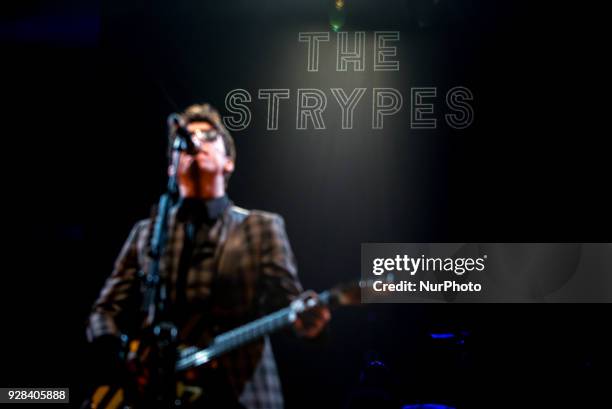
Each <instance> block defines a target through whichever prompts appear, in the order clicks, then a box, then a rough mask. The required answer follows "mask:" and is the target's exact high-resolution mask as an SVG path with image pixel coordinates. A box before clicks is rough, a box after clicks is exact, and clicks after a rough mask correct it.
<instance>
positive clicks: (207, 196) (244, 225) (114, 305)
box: [87, 104, 330, 408]
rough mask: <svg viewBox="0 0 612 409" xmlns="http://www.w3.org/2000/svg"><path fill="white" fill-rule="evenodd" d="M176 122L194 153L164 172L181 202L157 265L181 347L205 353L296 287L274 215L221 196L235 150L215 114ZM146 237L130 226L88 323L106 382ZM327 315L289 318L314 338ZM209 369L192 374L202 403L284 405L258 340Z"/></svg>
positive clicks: (204, 109)
mask: <svg viewBox="0 0 612 409" xmlns="http://www.w3.org/2000/svg"><path fill="white" fill-rule="evenodd" d="M180 120H181V122H182V124H183V126H184V127H185V128H186V129H187V131H188V132H189V133H190V134H191V137H192V139H193V140H194V141H195V142H197V143H196V144H195V145H196V146H197V147H198V149H197V152H196V153H194V154H188V153H185V152H181V153H180V158H179V162H178V166H177V168H176V169H174V168H173V166H170V167H169V170H168V171H169V172H170V173H175V174H176V176H177V183H178V188H179V195H180V199H179V200H178V203H177V205H176V206H174V207H173V208H172V209H171V211H170V216H169V223H168V240H167V245H166V248H165V251H164V253H163V254H162V257H161V261H160V268H161V271H162V274H161V276H162V277H165V279H166V280H167V281H166V283H167V289H168V297H169V301H170V302H169V304H170V316H171V318H172V321H173V323H174V324H175V325H176V326H177V328H178V329H179V340H180V342H181V343H183V344H186V345H197V346H200V347H204V346H206V345H207V343H209V342H210V340H211V338H212V337H214V336H215V335H216V334H219V333H222V332H224V331H227V330H229V329H232V328H235V327H237V326H239V325H242V324H244V323H247V322H249V321H251V320H253V319H256V318H258V317H260V316H262V315H265V314H267V313H270V312H273V311H275V310H277V309H279V308H283V307H285V306H287V305H288V304H289V303H290V301H291V300H292V299H294V298H295V297H296V296H298V295H299V294H300V293H301V292H302V287H301V285H300V282H299V280H298V277H297V270H296V265H295V260H294V256H293V253H292V250H291V247H290V244H289V240H288V238H287V234H286V232H285V227H284V223H283V219H282V218H281V217H280V216H279V215H276V214H272V213H266V212H262V211H255V210H253V211H248V210H245V209H241V208H239V207H236V206H234V205H233V203H232V202H231V201H230V199H229V198H228V197H227V195H226V187H227V183H228V180H229V177H230V176H231V174H232V172H233V170H234V166H235V159H236V152H235V148H234V142H233V140H232V137H231V135H230V133H229V132H228V131H227V129H226V128H225V127H224V126H223V124H222V122H221V118H220V116H219V114H218V112H217V111H216V110H214V109H213V108H212V107H211V106H210V105H208V104H204V105H192V106H190V107H189V108H187V109H186V110H185V111H184V112H183V113H182V114H181V115H180ZM175 133H176V129H171V131H170V146H172V143H173V139H174V137H176V135H175ZM151 234H152V221H151V220H144V221H141V222H139V223H137V224H136V225H135V226H134V228H133V229H132V231H131V233H130V234H129V237H128V239H127V241H126V243H125V245H124V246H123V249H122V250H121V253H120V254H119V257H118V258H117V261H116V263H115V267H114V270H113V272H112V274H111V276H110V277H109V278H108V279H107V281H106V283H105V285H104V287H103V288H102V291H101V293H100V296H99V298H98V300H97V301H96V302H95V304H94V306H93V310H92V313H91V315H90V318H89V325H88V331H87V333H88V338H89V340H90V341H91V342H92V343H93V345H94V350H95V351H96V354H97V355H98V357H99V360H100V362H101V364H102V365H103V366H105V367H106V369H107V370H108V374H110V375H109V376H112V374H113V373H114V369H116V368H117V367H118V366H119V365H121V363H120V359H119V356H120V341H119V337H120V336H121V334H133V333H134V332H135V331H137V330H138V329H139V328H140V327H141V325H142V322H143V321H142V319H143V317H142V314H141V313H140V311H141V307H142V296H143V293H142V292H143V290H142V289H143V281H144V277H145V276H146V274H147V266H148V265H149V263H150V261H151V260H150V257H149V249H150V237H151ZM329 319H330V313H329V310H328V309H327V308H326V307H316V308H314V309H311V310H309V311H307V312H305V313H302V314H301V315H300V316H299V317H298V319H297V320H296V321H295V323H294V330H295V333H296V334H297V335H298V336H301V337H306V338H314V337H316V336H317V335H319V333H320V332H321V331H322V329H323V328H324V326H325V325H326V323H327V322H328V321H329ZM208 372H210V370H208ZM208 372H207V373H208ZM212 372H213V373H214V375H213V376H212V377H211V376H210V375H207V376H206V381H204V376H202V377H201V378H198V376H199V375H198V373H195V374H193V377H194V382H195V383H196V384H197V383H198V382H199V383H200V384H201V385H200V386H202V389H203V391H204V392H203V393H202V397H203V398H202V403H201V404H202V405H209V407H210V406H211V404H212V405H214V406H215V407H221V406H222V407H229V408H231V407H236V408H282V407H283V397H282V391H281V386H280V382H279V379H278V374H277V370H276V364H275V361H274V356H273V354H272V349H271V346H270V341H269V339H268V338H267V337H265V338H263V339H261V340H259V341H257V342H254V343H251V344H249V345H247V346H244V347H242V348H239V349H237V350H235V351H233V352H230V353H227V354H226V355H223V356H222V357H221V358H220V359H219V361H218V362H217V366H216V368H215V369H214V370H213V371H212Z"/></svg>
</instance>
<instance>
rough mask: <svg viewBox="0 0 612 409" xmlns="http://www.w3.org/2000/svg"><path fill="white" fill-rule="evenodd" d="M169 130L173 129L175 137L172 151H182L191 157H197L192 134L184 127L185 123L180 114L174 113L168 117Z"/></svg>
mask: <svg viewBox="0 0 612 409" xmlns="http://www.w3.org/2000/svg"><path fill="white" fill-rule="evenodd" d="M168 128H170V129H172V130H173V131H174V135H175V138H174V145H173V146H172V150H175V151H182V152H185V153H187V154H189V155H195V154H196V153H197V152H198V149H197V147H196V146H195V144H194V142H193V139H192V138H191V133H190V132H189V131H188V130H187V128H186V127H185V126H183V121H182V119H181V116H180V115H179V114H177V113H172V114H170V115H168Z"/></svg>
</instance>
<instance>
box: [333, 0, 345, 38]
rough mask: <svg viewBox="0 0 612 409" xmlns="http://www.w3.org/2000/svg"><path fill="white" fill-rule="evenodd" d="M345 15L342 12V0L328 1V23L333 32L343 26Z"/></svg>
mask: <svg viewBox="0 0 612 409" xmlns="http://www.w3.org/2000/svg"><path fill="white" fill-rule="evenodd" d="M345 19H346V15H345V12H344V0H333V1H331V2H330V9H329V25H330V26H331V28H332V30H333V31H335V32H338V31H340V29H341V28H342V26H344V21H345Z"/></svg>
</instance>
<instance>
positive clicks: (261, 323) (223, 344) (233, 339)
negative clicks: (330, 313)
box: [176, 291, 330, 371]
mask: <svg viewBox="0 0 612 409" xmlns="http://www.w3.org/2000/svg"><path fill="white" fill-rule="evenodd" d="M318 299H319V304H327V303H328V302H329V299H330V293H329V292H327V291H325V292H323V293H321V294H319V297H318ZM297 314H298V312H297V311H296V309H295V308H294V307H292V306H289V307H286V308H283V309H281V310H278V311H276V312H274V313H272V314H269V315H266V316H264V317H261V318H259V319H257V320H255V321H252V322H250V323H248V324H245V325H242V326H240V327H238V328H235V329H233V330H231V331H228V332H224V333H223V334H221V335H218V336H217V337H215V338H214V339H213V342H212V343H211V344H210V346H208V347H207V348H204V349H200V350H198V349H197V348H190V349H187V350H185V351H183V353H182V354H181V357H180V359H179V360H178V362H177V364H176V370H177V371H183V370H186V369H189V368H194V367H197V366H200V365H203V364H205V363H207V362H210V361H211V360H213V359H215V358H217V357H219V356H220V355H222V354H224V353H226V352H229V351H232V350H234V349H236V348H239V347H241V346H243V345H246V344H248V343H250V342H253V341H255V340H257V339H260V338H263V337H264V336H266V335H268V334H271V333H273V332H276V331H278V330H280V329H282V328H285V327H287V326H289V325H291V324H293V322H295V320H296V319H297Z"/></svg>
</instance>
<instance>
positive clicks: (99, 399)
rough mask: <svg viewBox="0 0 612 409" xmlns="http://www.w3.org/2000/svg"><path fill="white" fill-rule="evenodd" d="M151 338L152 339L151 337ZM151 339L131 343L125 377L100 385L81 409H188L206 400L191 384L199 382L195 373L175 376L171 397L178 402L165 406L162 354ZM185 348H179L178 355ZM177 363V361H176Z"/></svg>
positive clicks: (128, 349)
mask: <svg viewBox="0 0 612 409" xmlns="http://www.w3.org/2000/svg"><path fill="white" fill-rule="evenodd" d="M147 338H149V337H147ZM150 341H151V340H150V339H149V340H147V339H134V340H132V341H130V342H129V343H128V347H127V350H126V351H125V357H126V359H125V365H124V370H123V373H121V374H120V376H119V379H117V381H116V382H115V383H113V384H103V385H98V386H96V387H95V388H94V389H93V392H92V393H91V394H90V396H91V397H90V398H89V399H87V400H86V401H85V402H84V403H83V405H82V406H81V409H128V408H129V409H169V408H171V407H175V406H176V407H178V406H188V405H189V403H192V402H194V401H196V400H198V399H200V398H201V396H202V388H200V387H198V386H196V385H193V382H190V381H192V380H194V379H196V378H201V376H199V377H196V376H195V374H194V372H195V370H194V371H185V372H182V373H180V374H175V376H174V377H173V378H175V379H174V380H173V381H172V385H171V386H170V387H171V388H172V393H171V395H173V396H174V398H175V399H174V400H175V402H171V403H170V402H164V401H163V400H162V399H161V396H160V395H161V394H160V391H161V390H163V385H162V382H161V379H160V376H159V371H160V368H161V364H160V362H159V359H156V358H158V357H159V353H158V351H157V349H156V345H155V343H154V342H150ZM182 349H183V348H179V350H178V352H179V354H180V351H181V350H182ZM172 362H173V363H174V360H173V361H172ZM214 364H215V362H211V365H207V367H206V368H201V369H200V370H199V371H198V372H201V373H204V372H207V371H210V370H212V368H214V367H215V365H214Z"/></svg>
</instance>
